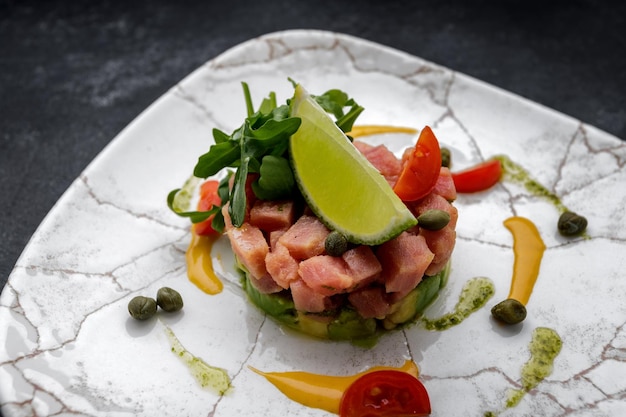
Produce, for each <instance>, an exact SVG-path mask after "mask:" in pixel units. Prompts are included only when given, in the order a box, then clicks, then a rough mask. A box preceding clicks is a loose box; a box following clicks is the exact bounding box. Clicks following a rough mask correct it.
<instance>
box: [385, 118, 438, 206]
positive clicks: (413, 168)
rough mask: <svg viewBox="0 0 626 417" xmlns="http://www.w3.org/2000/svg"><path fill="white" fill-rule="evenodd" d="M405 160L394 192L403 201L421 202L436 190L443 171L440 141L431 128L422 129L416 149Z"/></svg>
mask: <svg viewBox="0 0 626 417" xmlns="http://www.w3.org/2000/svg"><path fill="white" fill-rule="evenodd" d="M403 159H404V166H403V167H402V172H401V173H400V177H399V178H398V181H397V182H396V184H395V185H394V187H393V191H395V193H396V195H397V196H398V197H400V199H401V200H402V201H415V200H419V199H420V198H422V197H425V196H426V195H428V193H430V192H431V191H432V190H433V188H435V184H436V183H437V178H439V171H440V170H441V149H440V148H439V141H438V140H437V138H436V137H435V134H434V133H433V131H432V130H431V129H430V127H428V126H426V127H424V129H422V131H421V132H420V136H419V138H418V139H417V143H416V144H415V148H413V149H412V150H411V151H409V153H408V157H407V156H406V154H405V157H404V158H403Z"/></svg>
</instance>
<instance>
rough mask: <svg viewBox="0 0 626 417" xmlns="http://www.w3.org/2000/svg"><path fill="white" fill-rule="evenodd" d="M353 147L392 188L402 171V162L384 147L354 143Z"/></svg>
mask: <svg viewBox="0 0 626 417" xmlns="http://www.w3.org/2000/svg"><path fill="white" fill-rule="evenodd" d="M353 143H354V146H355V147H356V148H357V149H358V150H359V151H360V152H361V153H362V154H363V156H365V158H366V159H367V160H368V161H369V162H370V163H371V164H372V165H373V166H374V168H376V169H377V170H378V171H379V172H380V173H381V174H382V175H383V177H385V179H386V180H387V182H388V183H389V185H391V186H392V187H393V186H394V185H395V183H396V181H398V177H399V176H400V172H401V171H402V162H401V161H400V160H399V159H398V158H396V156H395V155H394V154H393V152H391V151H390V150H389V149H388V148H387V147H386V146H385V145H377V146H373V145H370V144H367V143H364V142H360V141H354V142H353Z"/></svg>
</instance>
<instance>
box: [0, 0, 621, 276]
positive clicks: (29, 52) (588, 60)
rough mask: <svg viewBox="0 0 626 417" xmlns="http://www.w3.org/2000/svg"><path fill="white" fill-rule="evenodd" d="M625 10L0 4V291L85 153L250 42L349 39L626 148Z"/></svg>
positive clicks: (525, 4) (381, 3) (479, 4)
mask: <svg viewBox="0 0 626 417" xmlns="http://www.w3.org/2000/svg"><path fill="white" fill-rule="evenodd" d="M625 4H626V2H599V1H577V0H569V1H557V2H550V1H548V0H542V1H532V0H526V1H506V0H499V1H484V0H483V1H474V2H470V1H447V0H426V1H390V0H378V1H339V0H334V1H332V0H318V1H299V0H292V1H265V2H260V1H257V2H253V1H236V0H230V1H219V2H218V1H210V0H204V1H201V0H198V1H181V0H178V1H165V0H149V1H148V0H127V1H123V2H122V1H119V2H115V1H53V0H52V1H40V2H33V1H17V0H15V1H8V2H7V1H6V0H0V178H1V180H0V242H1V243H0V248H1V249H0V288H2V287H3V286H4V284H5V282H6V279H7V277H8V275H9V273H10V271H11V269H12V268H13V265H14V264H15V262H16V260H17V257H18V256H19V254H20V253H21V251H22V250H23V249H24V246H25V245H26V243H27V242H28V240H29V239H30V237H31V235H32V234H33V233H34V232H35V230H36V228H37V225H38V224H39V223H40V222H41V220H42V218H43V217H44V216H45V215H46V213H47V212H48V211H49V209H50V208H51V207H52V205H53V204H54V203H55V201H56V200H57V199H58V198H59V197H60V195H61V194H62V193H63V192H64V191H65V190H66V188H67V187H68V186H69V185H70V183H71V182H72V181H73V180H74V179H75V178H76V177H77V176H78V175H79V173H80V172H81V171H82V170H83V169H84V168H85V166H86V165H87V164H88V163H89V162H90V161H91V160H92V158H93V157H94V156H96V154H98V152H99V151H100V150H101V149H102V148H103V147H104V146H105V145H106V144H107V143H108V142H109V141H110V140H111V139H112V138H114V137H115V136H116V134H117V133H119V132H120V130H121V129H122V128H124V126H126V125H127V124H128V123H129V122H130V121H131V120H133V119H134V118H135V117H136V116H137V115H138V114H139V113H140V112H141V111H142V110H143V109H145V108H146V107H147V106H148V105H149V104H150V103H151V102H153V101H154V100H155V99H156V98H158V97H159V96H160V95H161V94H163V93H164V92H165V91H167V90H168V89H169V88H170V87H172V86H173V85H174V84H175V83H177V82H178V81H179V80H181V79H182V78H183V77H185V76H186V75H187V74H188V73H190V72H191V71H192V70H194V69H195V68H196V67H198V66H200V65H201V64H202V63H204V62H205V61H207V60H209V59H211V58H214V57H215V56H216V55H218V54H220V53H221V52H223V51H224V50H226V49H228V48H230V47H232V46H234V45H236V44H238V43H240V42H243V41H245V40H247V39H249V38H251V37H256V36H258V35H262V34H264V33H268V32H273V31H276V30H284V29H295V28H313V29H325V30H332V31H338V32H344V33H347V34H351V35H356V36H360V37H363V38H366V39H369V40H372V41H376V42H379V43H382V44H385V45H388V46H392V47H395V48H397V49H400V50H403V51H406V52H409V53H411V54H414V55H418V56H420V57H423V58H425V59H427V60H430V61H433V62H435V63H438V64H441V65H444V66H446V67H449V68H451V69H453V70H456V71H459V72H463V73H466V74H469V75H471V76H474V77H476V78H479V79H481V80H484V81H486V82H488V83H491V84H494V85H496V86H499V87H502V88H504V89H507V90H510V91H513V92H515V93H518V94H520V95H522V96H525V97H527V98H530V99H532V100H535V101H537V102H539V103H542V104H544V105H546V106H548V107H552V108H555V109H557V110H559V111H561V112H564V113H566V114H569V115H571V116H573V117H575V118H578V119H580V120H582V121H584V122H586V123H589V124H592V125H595V126H597V127H599V128H601V129H603V130H606V131H607V132H609V133H612V134H614V135H616V136H618V137H620V138H621V139H626V125H625V120H626V113H625V107H626V106H625V96H626V35H625V34H624V33H625V32H626V29H625V28H626V19H625V17H626V6H625ZM529 146H530V145H529Z"/></svg>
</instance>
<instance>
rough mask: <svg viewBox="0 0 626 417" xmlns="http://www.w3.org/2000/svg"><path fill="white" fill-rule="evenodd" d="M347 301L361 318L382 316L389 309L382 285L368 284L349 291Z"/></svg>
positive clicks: (380, 317)
mask: <svg viewBox="0 0 626 417" xmlns="http://www.w3.org/2000/svg"><path fill="white" fill-rule="evenodd" d="M348 301H349V302H350V304H352V306H354V308H355V309H356V310H357V311H358V312H359V314H360V315H361V316H363V318H366V319H369V318H379V319H382V318H384V317H385V316H386V315H387V314H389V311H390V309H391V305H390V304H389V302H388V301H387V294H386V292H385V289H384V288H383V287H377V286H369V287H365V288H360V289H358V290H355V291H353V292H351V293H350V295H349V296H348Z"/></svg>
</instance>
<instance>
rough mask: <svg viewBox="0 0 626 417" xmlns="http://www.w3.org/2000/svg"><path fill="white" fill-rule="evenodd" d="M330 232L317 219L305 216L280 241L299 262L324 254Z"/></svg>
mask: <svg viewBox="0 0 626 417" xmlns="http://www.w3.org/2000/svg"><path fill="white" fill-rule="evenodd" d="M329 233H330V231H329V230H328V229H327V228H326V226H324V224H322V222H320V221H319V219H318V218H317V217H314V216H308V215H303V216H301V217H300V218H299V219H298V220H297V221H296V222H295V223H294V224H293V226H291V227H290V228H289V229H288V230H287V232H285V234H283V235H282V236H281V237H280V238H279V239H278V241H279V242H280V243H281V244H283V245H285V247H286V248H287V249H289V253H291V256H293V257H294V258H296V259H297V260H302V259H308V258H310V257H312V256H316V255H320V254H322V253H324V242H325V240H326V236H328V234H329Z"/></svg>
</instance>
